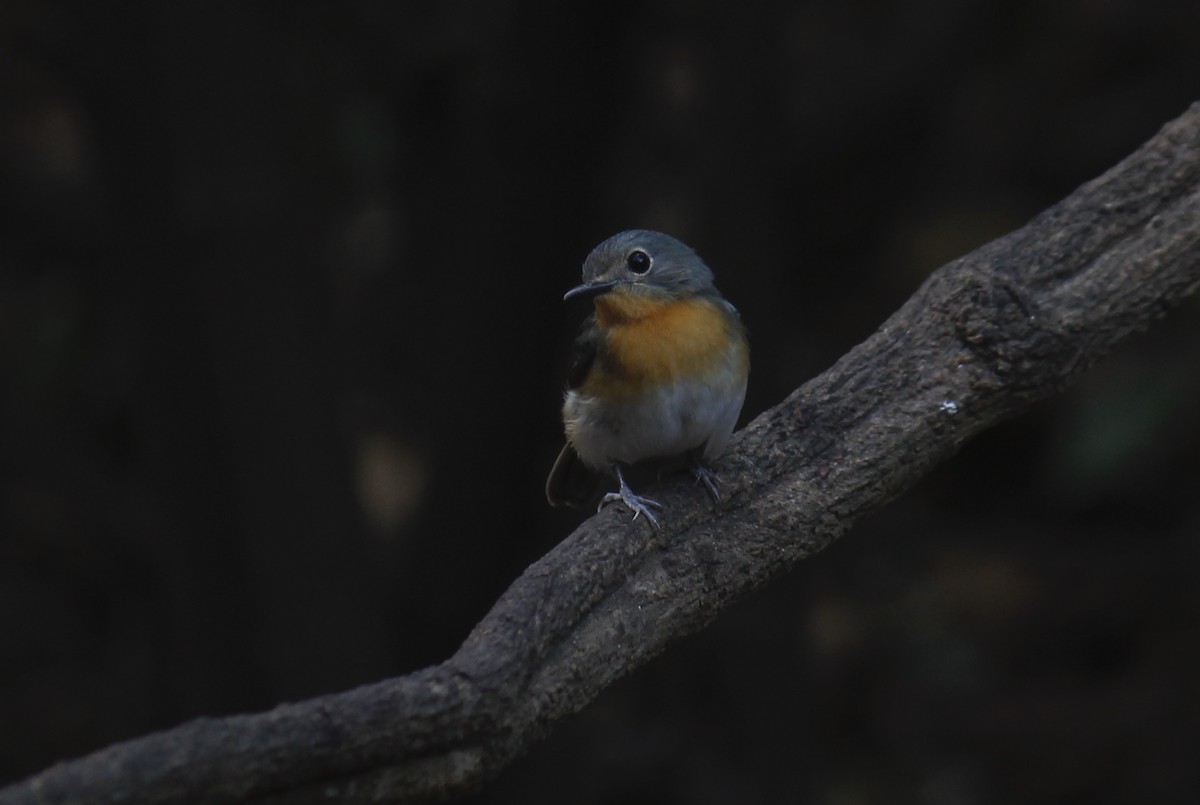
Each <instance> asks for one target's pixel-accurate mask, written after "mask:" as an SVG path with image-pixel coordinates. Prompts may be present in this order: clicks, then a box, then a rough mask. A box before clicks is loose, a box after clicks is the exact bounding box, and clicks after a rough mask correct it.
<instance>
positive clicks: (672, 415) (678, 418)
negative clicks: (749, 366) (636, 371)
mask: <svg viewBox="0 0 1200 805" xmlns="http://www.w3.org/2000/svg"><path fill="white" fill-rule="evenodd" d="M720 381H724V382H720ZM745 396H746V382H745V378H744V377H741V378H734V377H725V378H720V379H719V382H717V383H712V382H700V381H696V380H677V381H675V382H674V383H672V384H670V385H668V386H664V387H660V388H659V389H658V390H656V391H655V392H653V393H650V394H645V395H641V396H638V397H633V398H630V399H628V400H624V401H621V402H615V403H614V402H609V401H606V400H601V399H599V398H596V397H589V396H586V395H584V394H580V393H579V392H578V391H569V392H567V396H566V400H565V401H564V403H563V421H564V422H565V423H566V431H567V440H568V441H569V442H570V443H571V445H572V446H573V447H574V448H575V452H576V453H578V454H579V457H580V458H581V459H583V462H584V463H585V464H587V465H589V466H591V467H593V468H596V469H607V468H608V467H609V465H611V464H612V462H614V461H619V462H622V463H625V464H631V463H633V462H635V461H641V460H643V459H648V458H666V457H670V456H676V455H679V454H680V453H684V452H686V451H689V450H693V449H696V448H703V457H704V459H705V460H708V461H711V460H712V459H715V458H716V457H717V456H719V455H720V454H721V451H722V450H724V449H725V443H726V442H727V441H728V440H729V435H730V434H731V433H732V432H733V426H734V424H736V422H737V417H738V413H739V412H740V411H741V410H742V401H743V399H744V398H745Z"/></svg>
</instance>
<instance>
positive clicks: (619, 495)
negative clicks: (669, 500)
mask: <svg viewBox="0 0 1200 805" xmlns="http://www.w3.org/2000/svg"><path fill="white" fill-rule="evenodd" d="M613 470H614V471H615V472H616V473H617V483H618V484H619V485H620V486H619V487H618V490H619V491H617V492H609V493H608V494H607V495H605V496H604V498H603V499H602V500H601V501H600V507H599V508H598V509H596V511H600V509H602V508H604V506H605V505H606V504H608V503H616V502H617V501H620V502H621V503H624V504H625V505H626V506H628V507H629V508H631V509H633V519H634V520H636V519H637V517H638V515H639V514H641V515H644V516H645V517H646V519H647V520H649V521H650V525H652V526H654V527H655V528H658V527H659V525H658V519H657V518H656V517H655V516H654V514H653V513H652V512H651V511H650V509H651V508H652V507H653V508H655V509H661V508H662V504H661V503H659V502H658V501H657V500H651V499H650V498H644V497H641V496H640V495H635V494H634V493H633V490H632V489H630V488H629V484H627V483H625V476H624V475H622V474H621V467H620V465H619V464H613Z"/></svg>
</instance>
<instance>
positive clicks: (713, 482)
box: [692, 461, 721, 503]
mask: <svg viewBox="0 0 1200 805" xmlns="http://www.w3.org/2000/svg"><path fill="white" fill-rule="evenodd" d="M692 475H694V476H696V483H703V484H704V486H705V488H706V489H708V494H709V495H711V496H712V499H713V503H720V502H721V491H720V490H719V489H717V474H716V473H715V472H713V471H712V470H710V469H709V468H708V467H706V466H704V465H703V464H701V463H700V462H699V461H697V462H695V463H694V464H692Z"/></svg>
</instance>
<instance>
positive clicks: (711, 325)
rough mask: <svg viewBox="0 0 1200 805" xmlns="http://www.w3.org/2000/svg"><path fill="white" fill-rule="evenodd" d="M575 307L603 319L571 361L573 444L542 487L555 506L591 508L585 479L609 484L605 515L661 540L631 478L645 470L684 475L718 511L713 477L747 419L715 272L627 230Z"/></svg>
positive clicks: (664, 241)
mask: <svg viewBox="0 0 1200 805" xmlns="http://www.w3.org/2000/svg"><path fill="white" fill-rule="evenodd" d="M576 298H591V299H592V300H593V304H594V308H595V309H594V311H593V313H592V315H590V316H589V317H587V319H586V320H585V321H584V322H583V324H582V326H581V328H580V331H579V335H578V337H577V338H576V339H575V343H574V346H573V348H572V352H571V360H570V368H569V371H568V377H567V386H568V388H567V390H566V392H565V394H564V396H563V406H562V418H563V429H564V432H565V437H566V439H565V441H566V444H565V445H564V446H563V448H562V450H561V451H560V452H559V454H558V458H557V460H556V461H555V462H554V466H553V468H552V469H551V471H550V476H549V478H548V479H547V481H546V498H547V499H548V500H549V502H550V504H551V505H552V506H560V505H580V504H582V503H584V502H586V501H587V500H589V498H591V496H589V494H588V491H589V485H588V483H587V480H588V477H589V475H590V476H591V477H592V478H594V477H595V476H596V475H600V476H601V477H603V476H605V475H607V476H610V477H615V479H616V481H617V491H616V492H610V493H608V494H606V495H604V497H603V499H602V500H601V502H600V508H603V507H604V506H605V505H606V504H609V503H613V502H617V501H620V502H622V503H624V504H625V505H626V506H627V507H628V508H629V509H630V510H632V511H633V519H635V520H636V519H637V518H638V516H639V515H640V516H643V517H645V519H646V520H647V521H648V522H649V523H650V525H651V526H652V527H654V528H655V529H657V528H659V527H660V524H659V522H658V518H657V517H656V516H655V513H654V512H653V511H652V510H653V509H660V510H661V509H662V504H661V503H659V502H658V501H656V500H653V499H651V498H648V497H643V496H641V495H638V494H636V493H634V491H633V490H632V489H630V487H629V484H628V483H627V482H626V477H625V475H626V471H627V470H629V469H630V468H631V467H632V466H633V465H641V466H646V465H647V464H648V463H649V464H658V465H660V466H671V465H675V466H678V465H679V464H684V465H686V466H687V467H688V469H689V470H690V471H691V472H692V474H693V475H694V476H695V478H696V480H697V482H698V483H699V482H703V484H704V486H705V487H706V489H707V490H708V493H709V495H711V497H712V498H713V500H714V501H715V502H719V501H720V499H721V496H720V491H719V489H718V487H717V478H716V476H715V474H714V473H713V471H712V469H711V467H712V462H713V461H714V460H715V459H716V458H718V457H719V456H720V455H721V453H722V451H723V450H724V449H725V445H726V444H727V443H728V441H729V437H730V435H731V434H732V433H733V428H734V425H735V424H736V422H737V418H738V415H739V414H740V412H741V410H742V403H743V402H744V400H745V397H746V382H747V379H748V377H749V373H750V347H749V343H748V341H747V336H746V328H745V326H744V325H743V324H742V320H741V315H740V314H739V313H738V310H737V308H735V307H734V306H733V305H732V304H730V303H729V302H728V301H726V299H725V298H724V297H723V296H722V295H721V293H720V291H718V290H717V288H716V286H715V285H714V284H713V273H712V271H711V270H710V269H709V267H708V266H707V265H706V264H705V263H704V261H703V260H702V259H701V258H700V256H699V255H698V254H696V252H694V251H693V250H692V249H691V248H690V247H688V246H687V245H685V244H684V243H682V242H681V241H679V240H677V239H675V238H673V237H671V236H670V235H666V234H663V233H662V232H654V231H651V230H646V229H631V230H628V231H625V232H620V233H618V234H616V235H613V236H612V237H610V238H609V239H608V240H605V241H604V242H603V243H601V244H600V245H599V246H597V247H596V248H595V249H593V250H592V251H591V253H590V254H589V255H588V256H587V258H586V259H585V260H584V263H583V283H582V284H580V285H577V286H575V287H574V288H571V289H570V290H569V291H567V292H566V294H565V295H564V296H563V301H564V302H565V301H567V300H569V299H576ZM590 488H592V489H594V486H592V487H590ZM593 499H594V498H593Z"/></svg>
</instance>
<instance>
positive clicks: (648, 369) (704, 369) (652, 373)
mask: <svg viewBox="0 0 1200 805" xmlns="http://www.w3.org/2000/svg"><path fill="white" fill-rule="evenodd" d="M596 318H597V321H598V323H599V324H600V326H601V328H602V329H603V330H604V331H605V334H606V338H605V339H604V342H603V343H602V344H601V347H600V350H599V354H598V355H597V356H596V357H597V365H596V366H595V367H594V369H593V371H592V372H591V373H590V375H589V377H588V380H587V382H585V383H584V386H583V388H582V389H581V391H582V392H583V393H585V394H588V393H599V394H602V395H605V396H632V395H636V394H640V393H642V392H643V391H644V390H645V389H646V388H647V387H650V386H653V385H657V384H662V383H669V382H672V381H674V380H678V379H691V378H695V379H702V378H705V377H707V376H709V375H710V374H714V373H715V374H726V375H728V374H729V365H730V362H731V361H739V360H744V359H745V338H744V336H743V334H742V332H741V326H740V323H739V322H737V321H736V320H735V319H734V317H733V316H732V315H731V314H729V313H728V312H727V311H725V310H724V309H722V308H721V307H718V304H717V303H714V302H713V301H711V300H709V299H706V298H703V297H693V298H691V299H685V300H661V299H654V298H647V297H644V296H638V295H634V294H629V293H623V292H620V291H617V292H613V293H608V294H605V295H604V296H601V297H599V298H597V299H596Z"/></svg>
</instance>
